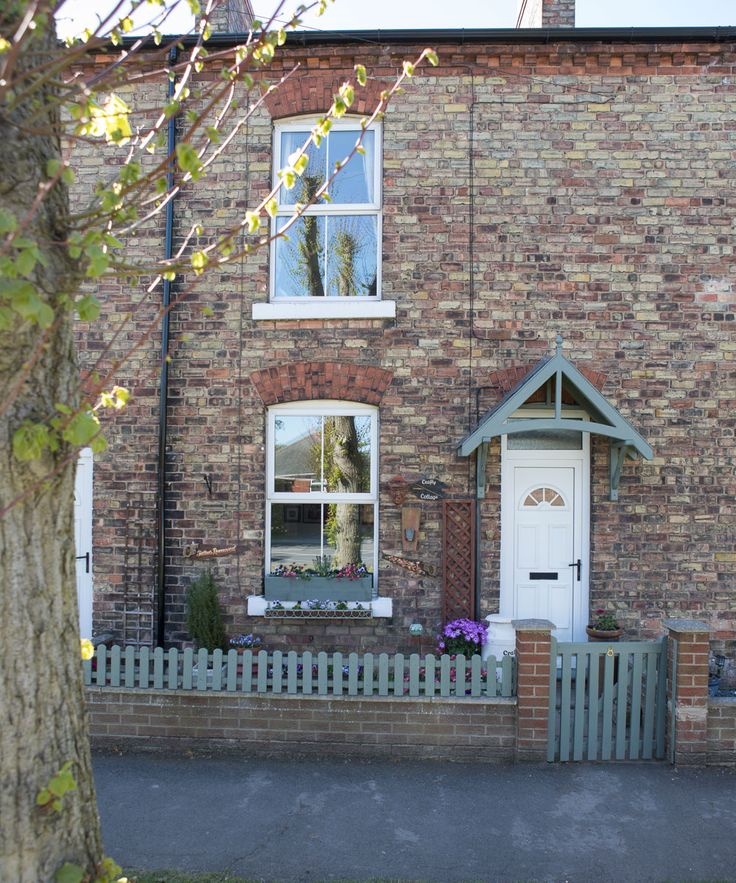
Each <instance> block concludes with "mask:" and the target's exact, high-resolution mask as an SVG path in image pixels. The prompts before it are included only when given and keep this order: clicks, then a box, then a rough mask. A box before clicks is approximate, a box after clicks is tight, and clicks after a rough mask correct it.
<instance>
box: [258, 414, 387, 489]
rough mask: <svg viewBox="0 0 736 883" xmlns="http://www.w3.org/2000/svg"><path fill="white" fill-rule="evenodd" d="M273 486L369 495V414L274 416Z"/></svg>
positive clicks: (275, 487)
mask: <svg viewBox="0 0 736 883" xmlns="http://www.w3.org/2000/svg"><path fill="white" fill-rule="evenodd" d="M274 490H275V491H278V492H282V493H310V492H322V493H335V494H350V493H358V494H367V493H370V490H371V417H370V416H368V415H358V414H340V415H332V416H322V415H306V414H305V415H296V414H295V415H290V414H286V415H283V416H282V415H279V416H278V417H277V418H276V419H275V421H274Z"/></svg>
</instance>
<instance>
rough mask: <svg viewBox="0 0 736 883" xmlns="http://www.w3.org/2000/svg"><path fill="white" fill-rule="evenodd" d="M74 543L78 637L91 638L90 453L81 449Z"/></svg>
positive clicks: (76, 486)
mask: <svg viewBox="0 0 736 883" xmlns="http://www.w3.org/2000/svg"><path fill="white" fill-rule="evenodd" d="M74 543H75V547H76V550H77V551H76V556H77V604H78V606H79V634H80V635H81V636H82V637H83V638H91V637H92V451H91V449H90V448H84V449H83V450H82V451H81V452H80V454H79V460H78V461H77V478H76V482H75V484H74Z"/></svg>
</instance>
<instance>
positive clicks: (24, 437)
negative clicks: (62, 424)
mask: <svg viewBox="0 0 736 883" xmlns="http://www.w3.org/2000/svg"><path fill="white" fill-rule="evenodd" d="M48 447H49V428H48V426H46V425H45V424H43V423H33V422H32V421H31V420H24V421H23V422H22V423H21V425H20V426H19V427H18V428H17V429H16V430H15V432H14V433H13V456H14V457H15V458H16V460H20V461H22V462H24V461H28V460H38V459H39V457H41V456H42V455H43V452H44V451H45V450H46V449H47V448H48ZM49 790H51V789H50V786H49ZM39 797H40V795H39ZM49 799H50V795H49ZM45 802H46V803H48V800H47V801H45Z"/></svg>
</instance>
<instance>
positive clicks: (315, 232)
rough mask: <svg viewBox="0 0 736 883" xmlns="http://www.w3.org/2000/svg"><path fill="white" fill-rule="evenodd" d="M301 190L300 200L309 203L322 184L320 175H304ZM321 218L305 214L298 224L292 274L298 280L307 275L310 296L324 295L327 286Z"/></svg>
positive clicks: (300, 280)
mask: <svg viewBox="0 0 736 883" xmlns="http://www.w3.org/2000/svg"><path fill="white" fill-rule="evenodd" d="M300 183H301V192H300V194H299V197H298V201H299V202H303V203H308V202H311V201H312V200H313V199H314V196H315V194H316V193H317V191H318V190H319V188H320V187H321V186H322V178H321V176H319V175H303V176H302V178H301V179H300ZM319 227H320V225H319V219H318V218H317V217H316V216H315V215H304V217H303V219H302V224H301V225H298V228H299V229H298V233H297V246H296V247H297V255H298V257H297V261H296V267H293V268H291V275H292V276H294V277H295V278H296V280H297V282H300V283H301V282H303V281H304V278H305V277H306V282H307V291H308V292H309V295H310V297H324V296H325V287H324V283H323V282H322V243H321V238H322V237H321V236H320V235H319Z"/></svg>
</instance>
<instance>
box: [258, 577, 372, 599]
mask: <svg viewBox="0 0 736 883" xmlns="http://www.w3.org/2000/svg"><path fill="white" fill-rule="evenodd" d="M372 595H373V577H372V576H363V577H360V578H359V579H347V578H346V577H326V576H313V577H310V579H300V578H299V577H297V576H271V575H269V576H267V577H266V583H265V596H266V600H267V601H306V600H311V599H314V600H316V601H370V600H371V597H372Z"/></svg>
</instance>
